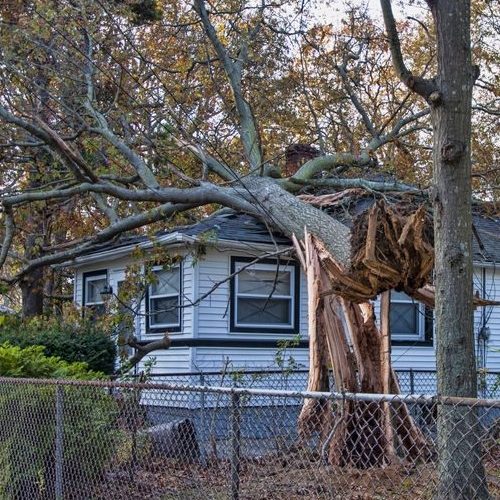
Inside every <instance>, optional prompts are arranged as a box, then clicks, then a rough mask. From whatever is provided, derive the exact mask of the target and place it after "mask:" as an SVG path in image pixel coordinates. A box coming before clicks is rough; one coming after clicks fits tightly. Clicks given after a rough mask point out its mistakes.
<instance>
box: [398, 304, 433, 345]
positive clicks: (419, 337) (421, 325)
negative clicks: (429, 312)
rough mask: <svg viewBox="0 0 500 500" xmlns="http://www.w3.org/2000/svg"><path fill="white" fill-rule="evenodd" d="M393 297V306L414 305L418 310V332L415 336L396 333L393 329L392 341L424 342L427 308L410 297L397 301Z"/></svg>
mask: <svg viewBox="0 0 500 500" xmlns="http://www.w3.org/2000/svg"><path fill="white" fill-rule="evenodd" d="M393 297H394V296H393V295H391V306H392V305H393V304H412V305H414V306H416V308H417V332H415V334H405V333H394V332H392V328H391V339H392V340H396V341H397V340H410V341H412V340H413V341H415V342H423V341H424V340H425V306H424V304H421V303H420V302H417V301H416V300H414V299H412V298H411V297H408V299H406V300H405V299H396V298H393Z"/></svg>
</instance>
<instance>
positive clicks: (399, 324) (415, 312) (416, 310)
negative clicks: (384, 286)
mask: <svg viewBox="0 0 500 500" xmlns="http://www.w3.org/2000/svg"><path fill="white" fill-rule="evenodd" d="M390 330H391V339H392V341H393V343H397V342H409V343H412V342H427V343H429V342H430V343H432V310H430V309H429V308H427V307H425V306H424V305H423V304H420V303H419V302H416V301H415V300H413V299H412V298H411V297H410V296H409V295H406V294H405V293H403V292H395V291H393V292H392V293H391V315H390Z"/></svg>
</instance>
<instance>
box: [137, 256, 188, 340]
mask: <svg viewBox="0 0 500 500" xmlns="http://www.w3.org/2000/svg"><path fill="white" fill-rule="evenodd" d="M153 272H154V274H155V278H156V281H155V282H154V283H152V284H151V285H150V286H149V288H148V296H147V300H146V309H147V319H148V321H147V324H148V330H149V331H151V330H153V331H155V330H156V331H159V330H162V329H163V330H170V331H180V327H181V313H180V308H179V306H180V293H181V266H180V265H177V266H174V267H172V268H170V269H160V268H158V269H155V270H153Z"/></svg>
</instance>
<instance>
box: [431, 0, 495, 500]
mask: <svg viewBox="0 0 500 500" xmlns="http://www.w3.org/2000/svg"><path fill="white" fill-rule="evenodd" d="M429 5H430V7H431V10H432V14H433V17H434V21H435V26H436V32H437V44H438V78H437V82H436V83H437V86H438V88H439V92H440V93H441V103H440V105H438V106H434V107H433V109H432V113H431V116H432V122H433V126H434V148H433V149H434V153H433V154H434V193H433V209H434V241H435V285H436V308H435V319H436V334H435V337H436V342H437V377H438V391H439V394H440V395H442V396H463V397H476V396H477V387H476V364H475V356H474V334H473V309H472V300H473V294H472V249H471V246H472V211H471V198H472V192H471V149H470V139H471V102H472V87H473V84H474V81H475V78H476V77H477V74H476V70H475V69H474V68H473V66H472V63H471V48H470V0H433V1H430V0H429ZM477 427H478V422H477V416H476V413H475V411H474V410H473V409H470V408H467V407H456V408H453V407H448V406H445V405H444V406H441V407H440V411H439V417H438V447H439V457H440V460H439V488H438V498H440V499H449V498H453V499H464V500H465V499H470V498H489V495H488V491H487V486H486V480H485V474H484V469H483V466H482V461H481V446H480V443H479V442H478V436H477V433H476V432H475V429H477Z"/></svg>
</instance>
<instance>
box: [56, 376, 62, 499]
mask: <svg viewBox="0 0 500 500" xmlns="http://www.w3.org/2000/svg"><path fill="white" fill-rule="evenodd" d="M55 440H56V442H55V498H56V500H62V499H63V498H64V480H63V475H64V468H63V464H64V386H62V385H56V437H55Z"/></svg>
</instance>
